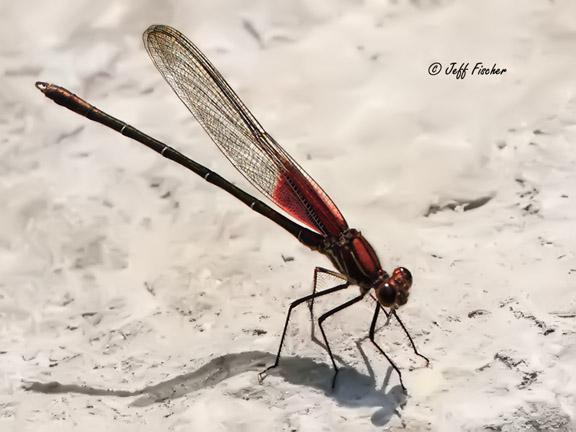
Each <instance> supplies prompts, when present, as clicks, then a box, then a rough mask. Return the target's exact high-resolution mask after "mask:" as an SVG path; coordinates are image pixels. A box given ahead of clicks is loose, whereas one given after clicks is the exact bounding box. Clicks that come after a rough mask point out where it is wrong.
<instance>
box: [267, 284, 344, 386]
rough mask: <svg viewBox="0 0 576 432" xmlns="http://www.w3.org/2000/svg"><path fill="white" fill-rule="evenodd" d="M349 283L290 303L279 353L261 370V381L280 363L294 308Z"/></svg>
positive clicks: (342, 287)
mask: <svg viewBox="0 0 576 432" xmlns="http://www.w3.org/2000/svg"><path fill="white" fill-rule="evenodd" d="M349 285H350V284H349V283H348V282H346V283H344V284H342V285H338V286H336V287H334V288H328V289H326V290H323V291H319V292H316V293H314V294H309V295H307V296H304V297H301V298H299V299H297V300H294V301H293V302H292V303H291V304H290V307H289V308H288V313H287V314H286V321H285V322H284V330H283V331H282V337H281V338H280V346H279V347H278V353H277V354H276V360H274V364H273V365H271V366H268V367H267V368H266V369H264V370H263V371H262V372H260V373H259V374H258V378H259V380H260V382H262V380H263V379H264V378H265V377H266V372H268V371H269V370H270V369H274V368H275V367H277V366H278V363H279V362H280V353H281V352H282V345H283V344H284V338H285V336H286V331H287V330H288V323H289V322H290V314H291V313H292V309H294V308H295V307H296V306H298V305H299V304H301V303H304V302H305V301H308V300H311V299H313V298H316V297H322V296H324V295H327V294H331V293H333V292H336V291H340V290H343V289H345V288H348V286H349Z"/></svg>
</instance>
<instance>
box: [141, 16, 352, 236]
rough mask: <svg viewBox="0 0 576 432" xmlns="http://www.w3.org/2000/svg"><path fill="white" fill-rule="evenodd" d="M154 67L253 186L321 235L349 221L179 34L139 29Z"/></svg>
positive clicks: (336, 230)
mask: <svg viewBox="0 0 576 432" xmlns="http://www.w3.org/2000/svg"><path fill="white" fill-rule="evenodd" d="M143 38H144V45H145V46H146V50H147V51H148V54H149V55H150V57H151V58H152V60H153V62H154V64H155V65H156V68H157V69H158V70H159V71H160V73H161V74H162V76H163V77H164V79H165V80H166V81H167V82H168V84H169V85H170V86H171V87H172V89H173V90H174V91H175V92H176V94H177V95H178V97H179V98H180V100H181V101H182V102H183V103H184V105H186V107H187V108H188V109H189V110H190V112H191V113H192V114H193V115H194V117H195V118H196V120H197V121H198V122H199V123H200V124H201V125H202V127H203V128H204V130H205V131H206V132H207V133H208V135H209V136H210V138H211V139H212V141H214V143H215V144H216V145H217V146H218V148H219V149H220V150H221V151H222V152H223V153H224V155H225V156H226V157H227V158H228V159H229V160H230V162H232V164H233V165H234V166H235V167H236V169H238V170H239V171H240V172H241V173H242V174H243V175H244V176H245V177H246V178H247V179H248V180H249V181H250V182H251V183H252V184H253V185H254V186H255V187H256V188H257V189H258V190H260V191H261V192H262V193H263V194H264V195H266V196H268V198H270V199H271V200H272V201H273V202H275V203H276V204H277V205H278V206H279V207H280V208H282V209H283V210H284V211H286V212H287V213H288V214H290V215H291V216H292V217H294V218H295V219H297V220H298V221H300V222H301V223H303V224H304V225H306V226H308V227H310V228H312V229H313V230H315V231H317V232H318V233H321V234H324V235H335V234H337V233H339V232H341V231H343V230H345V229H346V228H347V227H348V225H347V223H346V221H345V219H344V217H343V216H342V214H341V213H340V211H339V210H338V208H337V207H336V205H335V204H334V203H333V202H332V200H331V199H330V198H329V197H328V195H327V194H326V193H325V192H324V191H323V190H322V188H320V186H318V184H317V183H316V182H315V181H314V180H313V179H312V178H311V177H310V176H309V175H308V174H307V173H306V172H305V171H304V170H303V169H302V168H301V167H300V166H299V165H298V164H297V163H296V162H295V161H294V160H293V159H292V157H291V156H290V155H289V154H288V153H287V152H286V151H285V150H284V149H283V148H282V147H281V146H280V145H279V144H278V143H277V142H276V141H275V140H274V139H273V138H272V137H271V136H270V135H269V134H268V133H267V132H266V131H265V130H264V128H263V127H262V126H261V125H260V123H258V121H257V120H256V118H255V117H254V116H253V115H252V113H251V112H250V111H249V110H248V108H246V106H245V105H244V103H243V102H242V101H241V100H240V98H239V97H238V96H237V95H236V93H235V92H234V91H233V90H232V88H231V87H230V86H229V85H228V83H227V82H226V81H225V80H224V78H223V77H222V75H221V74H220V73H219V72H218V71H217V70H216V68H215V67H214V66H213V65H212V64H211V63H210V62H209V61H208V59H207V58H206V56H204V54H203V53H202V52H201V51H200V50H199V49H198V48H197V47H196V46H195V45H194V44H193V43H192V42H190V41H189V40H188V39H187V38H186V37H185V36H184V35H183V34H181V33H180V32H178V31H177V30H175V29H173V28H171V27H168V26H161V25H154V26H151V27H150V28H148V30H146V32H144V36H143Z"/></svg>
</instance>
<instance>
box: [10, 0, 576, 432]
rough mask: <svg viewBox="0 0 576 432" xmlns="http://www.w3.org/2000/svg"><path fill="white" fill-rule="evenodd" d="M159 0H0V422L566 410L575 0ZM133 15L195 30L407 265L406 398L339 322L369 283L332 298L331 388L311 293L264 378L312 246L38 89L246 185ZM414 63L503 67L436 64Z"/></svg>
mask: <svg viewBox="0 0 576 432" xmlns="http://www.w3.org/2000/svg"><path fill="white" fill-rule="evenodd" d="M160 3H163V4H162V5H160ZM181 3H182V2H176V1H170V2H154V1H134V0H132V1H124V2H117V3H116V4H113V5H108V6H102V5H100V4H99V3H97V2H90V1H86V0H82V1H80V0H75V1H71V0H67V1H64V0H62V1H54V2H8V1H4V2H2V4H0V23H1V24H2V25H1V26H0V42H1V44H0V69H1V73H0V76H1V80H2V86H1V87H0V138H1V140H2V144H1V145H0V152H1V156H0V202H1V203H2V207H1V208H2V211H1V212H0V324H1V330H0V370H1V371H2V379H1V380H0V394H1V396H0V430H1V431H34V432H36V431H58V432H64V431H69V430H70V431H72V430H74V431H80V430H81V431H92V430H94V431H96V430H106V431H109V432H112V431H160V430H163V431H226V430H234V431H250V432H257V431H267V432H268V431H347V430H353V431H355V432H360V431H372V430H383V429H384V430H408V431H428V430H433V431H504V432H509V431H574V430H576V367H575V364H576V337H575V330H576V294H575V292H576V291H575V286H574V278H575V277H576V262H575V253H576V252H575V250H574V245H575V244H576V231H575V230H574V227H575V225H574V224H575V216H576V214H575V210H576V195H575V194H576V152H575V151H574V146H575V143H576V93H575V91H576V84H575V83H576V81H575V77H576V72H575V71H576V3H575V2H574V1H573V0H556V1H540V0H529V1H523V2H513V1H511V0H507V1H498V0H490V1H484V2H474V3H476V4H477V6H471V5H470V4H471V3H472V2H465V1H452V2H449V1H426V0H421V1H416V0H413V1H412V2H407V1H404V0H399V1H394V2H389V3H388V2H385V1H379V0H370V1H365V2H361V1H351V0H348V1H344V0H341V1H338V2H336V1H327V0H308V1H305V0H300V1H289V0H285V1H282V2H269V1H264V0H262V1H259V2H254V1H233V2H230V1H214V0H203V1H200V0H195V1H193V2H188V3H189V4H188V5H187V6H184V5H182V4H181ZM480 5H481V6H480ZM153 23H163V24H170V25H172V26H174V27H176V28H178V29H179V30H181V31H182V32H184V33H185V34H187V35H188V36H189V37H190V38H191V39H192V40H193V41H194V42H195V43H197V44H198V45H199V46H200V47H201V48H202V49H203V50H204V51H205V53H206V54H207V55H208V56H209V57H210V58H211V59H212V61H213V62H214V63H215V64H216V65H217V67H218V68H219V69H220V70H221V71H222V72H223V74H224V75H225V76H226V77H227V78H228V79H229V81H230V83H231V84H232V85H233V87H234V88H235V89H236V90H237V92H238V93H239V94H240V96H241V97H242V98H243V99H244V100H245V102H246V103H247V105H248V106H249V107H251V109H252V111H253V112H254V114H255V115H256V116H257V117H258V119H259V120H260V121H261V123H262V124H263V125H264V126H265V127H266V128H267V129H268V130H269V131H270V132H271V133H272V134H273V135H274V136H275V137H276V139H277V140H278V141H279V142H281V143H282V145H283V146H284V147H285V148H286V149H287V150H288V151H289V152H290V153H291V154H292V155H293V156H294V157H295V159H296V160H298V161H300V162H301V163H302V165H304V167H305V168H306V169H307V171H308V172H309V173H311V174H312V175H313V176H314V178H315V179H316V180H317V181H318V182H319V183H320V184H321V185H322V186H323V187H324V188H325V189H326V191H327V192H328V193H329V194H330V195H331V197H332V198H333V199H334V201H335V202H336V203H337V204H338V206H339V207H340V209H341V211H342V212H343V213H344V215H345V216H346V218H347V219H348V222H349V223H350V225H351V226H353V227H355V228H358V229H360V230H362V232H363V233H364V234H365V235H366V237H367V238H368V239H369V240H370V241H371V242H372V243H373V245H374V246H375V247H376V248H377V250H378V251H379V254H380V257H381V259H382V261H383V264H384V265H385V267H386V268H387V269H389V270H391V269H392V268H393V267H395V266H397V265H405V266H407V267H408V268H410V269H411V270H412V272H413V274H414V278H415V284H414V287H413V292H412V295H411V297H410V301H409V303H408V304H407V305H406V306H405V307H403V308H402V309H401V310H400V314H401V316H402V317H403V319H404V322H405V323H406V324H407V326H408V327H409V328H410V329H411V332H412V335H413V337H414V339H415V342H416V344H417V345H418V347H419V349H420V350H421V351H422V352H423V353H424V354H425V355H427V356H428V357H430V359H431V362H432V363H431V366H430V367H429V368H423V367H422V363H423V362H422V361H421V360H420V359H419V358H417V357H416V356H414V354H413V353H412V351H411V349H410V346H409V344H408V343H407V341H406V339H405V338H404V336H403V334H402V332H401V331H400V329H399V328H398V326H397V325H395V324H394V323H391V324H390V326H388V327H382V328H380V329H379V331H378V340H379V341H380V343H381V344H382V345H383V346H384V347H385V348H386V350H387V351H388V353H389V354H390V355H391V356H392V358H393V359H394V360H395V361H397V363H398V365H399V366H400V367H401V368H402V371H403V378H404V380H405V383H406V385H407V387H408V396H407V397H406V398H404V397H402V393H401V391H400V388H399V385H398V377H397V376H396V375H395V374H394V373H392V371H391V369H390V368H389V367H388V364H387V362H386V360H385V359H384V358H382V356H381V355H380V354H379V353H378V352H377V351H376V350H375V349H374V348H373V346H371V344H370V342H369V341H366V340H364V341H363V342H362V344H361V345H360V346H361V347H362V348H363V351H364V353H365V356H366V359H367V362H366V361H365V358H364V357H363V356H362V352H361V351H359V350H358V348H357V342H358V341H360V340H362V339H363V338H365V336H366V335H367V330H368V326H369V323H370V317H371V312H372V303H371V301H369V299H366V301H365V302H363V303H361V304H359V305H357V306H355V307H354V308H351V309H348V310H347V311H345V312H343V313H341V314H339V315H337V316H336V317H334V318H332V319H330V320H329V321H327V330H328V333H329V337H330V340H331V342H332V346H333V348H334V350H335V352H336V353H338V355H339V356H340V357H341V359H342V360H343V361H344V362H346V365H347V366H346V367H344V368H343V369H342V374H341V376H340V377H339V381H338V386H337V389H336V390H335V391H334V392H331V391H330V389H329V386H330V380H331V370H330V368H329V366H328V357H327V355H326V353H325V351H323V350H322V349H321V347H319V346H318V345H317V344H315V343H314V342H313V341H311V340H310V323H309V314H308V311H307V309H306V307H301V308H300V309H297V310H296V313H295V314H294V319H293V322H292V325H291V327H290V331H289V337H288V340H287V343H286V346H285V357H284V359H285V361H284V363H283V365H284V366H283V367H282V368H281V369H280V370H279V371H278V373H276V374H273V375H271V376H270V377H269V378H268V379H267V380H266V381H265V382H264V383H263V384H262V385H261V384H259V383H258V380H257V372H258V371H259V370H260V369H261V367H262V366H261V364H262V363H267V362H270V361H271V358H272V356H271V354H268V353H275V351H276V348H277V344H278V342H279V336H280V332H281V328H282V324H283V321H284V316H285V311H286V309H287V307H288V305H289V303H290V301H291V300H292V299H295V298H297V297H300V296H303V295H306V294H307V293H309V290H310V289H311V277H312V271H313V268H314V267H315V266H317V265H320V266H328V265H329V263H328V262H327V260H326V259H325V258H323V257H322V256H321V255H319V254H315V253H313V252H310V251H308V250H306V249H305V248H304V247H302V246H301V245H299V244H298V242H296V241H295V240H294V239H293V238H291V237H290V236H289V235H288V234H285V233H284V232H283V231H282V230H281V229H280V228H278V227H277V226H275V225H274V224H273V223H271V222H268V221H267V220H265V219H264V218H262V217H259V216H258V215H256V214H254V213H252V212H251V211H249V210H248V209H247V208H246V207H244V206H243V205H242V204H240V203H239V202H237V201H236V200H234V199H233V198H231V197H229V196H228V195H226V194H225V193H223V192H221V191H218V190H216V189H215V188H214V187H212V186H211V185H209V184H207V183H206V182H204V181H202V180H201V179H199V178H197V177H195V176H193V175H191V174H190V173H188V172H186V171H185V170H184V169H182V168H180V167H178V166H176V165H174V164H172V163H170V162H169V161H166V160H165V159H163V158H161V157H159V156H158V155H156V154H154V153H153V152H151V151H149V150H147V149H145V148H143V147H142V146H139V145H138V144H136V143H133V142H131V141H129V140H128V139H126V138H123V137H121V136H119V135H118V134H115V133H113V132H111V131H109V130H107V129H106V128H104V127H100V126H98V125H96V124H93V123H91V122H89V121H87V120H85V119H82V118H80V117H79V116H76V115H74V114H72V113H71V112H69V111H67V110H64V109H63V108H60V107H58V106H56V105H55V104H53V103H52V102H50V101H49V100H47V99H46V98H44V97H43V96H42V95H41V94H40V93H39V92H38V91H37V90H36V89H35V88H34V85H33V83H34V81H36V80H38V79H41V80H45V81H49V82H54V83H57V84H61V85H63V86H66V87H68V88H69V89H71V90H73V91H74V92H76V93H77V94H79V95H81V96H82V97H84V98H86V99H88V100H90V101H91V102H92V103H94V104H96V105H97V106H99V107H101V108H102V109H105V110H106V111H108V112H110V113H111V114H113V115H115V116H118V117H119V118H122V119H124V120H126V121H128V122H129V123H131V124H133V125H135V126H136V127H139V128H141V129H142V130H144V131H145V132H148V133H150V134H152V135H153V136H156V137H158V138H159V139H162V140H166V141H167V142H169V143H170V144H171V145H173V146H175V147H176V148H178V149H180V150H181V151H183V152H184V153H186V154H188V155H190V156H191V157H192V158H194V159H196V160H198V161H199V162H201V163H204V164H206V165H207V166H208V167H210V168H212V169H214V170H216V171H218V172H219V173H221V174H222V175H224V176H225V177H227V178H229V179H231V180H233V181H234V182H237V184H239V185H241V186H242V187H245V188H246V189H247V190H249V191H254V189H251V188H250V187H249V185H247V184H246V182H245V181H244V179H243V178H242V177H241V176H240V175H239V174H238V173H237V172H235V170H234V169H233V168H232V167H231V166H230V165H229V163H228V162H227V161H226V159H225V158H224V157H222V155H221V154H219V152H218V150H217V149H216V147H215V146H214V145H212V144H211V143H210V141H209V139H208V138H207V137H206V136H205V135H204V133H203V131H202V130H201V129H200V127H199V126H198V125H197V124H196V123H195V122H194V120H193V118H192V116H191V115H190V114H189V113H188V112H187V111H186V109H185V108H184V107H183V105H181V104H180V102H179V101H178V99H177V97H176V96H175V95H174V94H173V93H172V91H171V90H170V89H169V87H168V86H167V85H166V84H165V83H164V82H163V80H162V77H161V76H160V74H158V73H157V71H156V70H155V68H154V67H153V65H152V64H151V62H150V60H149V59H148V57H147V55H146V53H145V51H144V48H143V46H142V42H141V39H140V35H141V33H142V31H143V30H144V29H146V27H147V26H148V25H150V24H153ZM435 61H438V62H441V63H443V64H444V65H447V64H448V63H450V62H452V61H454V62H457V63H458V64H460V63H462V62H464V63H466V62H469V63H470V64H471V66H470V67H472V66H473V65H474V64H475V63H476V62H479V61H481V62H483V63H484V64H485V65H487V66H488V67H491V66H492V64H493V63H497V64H498V65H499V66H500V67H504V68H506V69H507V72H505V73H504V74H503V75H492V76H470V71H469V73H468V75H467V76H466V77H465V78H464V79H458V80H457V79H456V78H455V77H453V76H446V75H444V74H443V73H441V74H440V75H438V76H434V77H433V76H430V75H429V74H428V67H429V65H430V64H431V63H432V62H435ZM485 197H492V199H491V200H489V201H488V202H487V203H486V204H484V205H482V206H479V207H478V208H475V209H473V210H470V211H463V210H464V208H463V205H460V206H456V207H455V206H454V205H452V206H451V208H449V207H446V206H447V205H448V204H450V203H452V204H454V203H460V204H462V203H465V202H468V201H473V200H477V199H481V198H485ZM431 206H436V209H439V211H438V212H436V213H434V214H431V215H429V216H428V217H425V216H424V215H425V214H426V212H427V211H428V209H429V208H430V207H431ZM283 256H284V257H292V258H293V260H292V261H286V262H285V261H284V260H283V258H282V257H283ZM356 292H357V291H356V288H351V289H350V290H347V291H346V292H344V293H342V295H339V296H331V297H330V298H328V299H325V300H324V299H323V300H319V301H318V302H317V307H318V311H321V310H328V309H329V308H330V307H331V306H335V305H337V304H339V302H342V301H344V300H345V299H348V298H351V297H352V296H354V295H356ZM380 324H381V325H382V324H384V320H383V319H382V320H381V322H380ZM316 333H317V334H318V331H316ZM50 382H57V383H59V384H55V385H53V386H43V385H42V384H46V383H50ZM26 387H27V388H29V389H30V391H26V390H25V388H26ZM104 428H105V429H104Z"/></svg>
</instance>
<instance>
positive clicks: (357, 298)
mask: <svg viewBox="0 0 576 432" xmlns="http://www.w3.org/2000/svg"><path fill="white" fill-rule="evenodd" d="M364 295H365V294H360V295H359V296H358V297H354V298H353V299H352V300H348V301H347V302H346V303H343V304H341V305H340V306H337V307H335V308H334V309H331V310H329V311H328V312H326V313H325V314H323V315H322V316H321V317H320V318H318V326H319V327H320V331H321V332H322V336H323V337H324V343H325V344H326V351H328V354H329V355H330V360H331V361H332V366H334V376H333V377H332V388H334V385H335V384H336V376H337V375H338V366H336V361H335V360H334V356H333V355H332V350H331V349H330V344H329V343H328V338H327V337H326V333H325V332H324V327H322V323H323V322H324V320H325V319H326V318H328V317H329V316H331V315H334V314H335V313H336V312H340V311H341V310H343V309H346V308H347V307H349V306H352V305H353V304H354V303H358V302H359V301H360V300H362V299H363V298H364Z"/></svg>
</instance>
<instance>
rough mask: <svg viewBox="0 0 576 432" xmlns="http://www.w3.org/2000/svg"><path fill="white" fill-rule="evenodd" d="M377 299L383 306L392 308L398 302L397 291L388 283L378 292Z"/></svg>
mask: <svg viewBox="0 0 576 432" xmlns="http://www.w3.org/2000/svg"><path fill="white" fill-rule="evenodd" d="M376 297H378V300H379V301H380V303H381V304H382V305H383V306H392V305H393V304H394V300H396V290H395V289H394V288H392V286H390V284H389V283H388V282H386V283H385V284H383V285H382V286H381V287H380V288H378V289H377V290H376Z"/></svg>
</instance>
